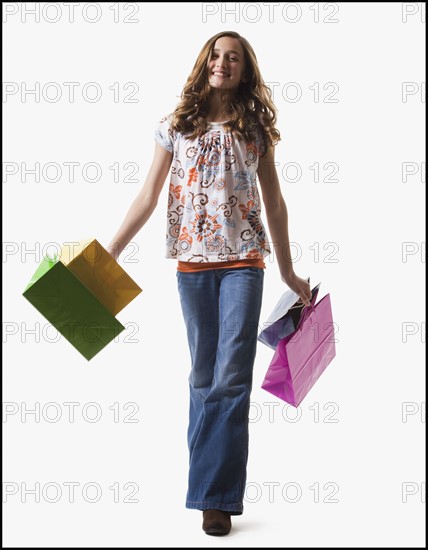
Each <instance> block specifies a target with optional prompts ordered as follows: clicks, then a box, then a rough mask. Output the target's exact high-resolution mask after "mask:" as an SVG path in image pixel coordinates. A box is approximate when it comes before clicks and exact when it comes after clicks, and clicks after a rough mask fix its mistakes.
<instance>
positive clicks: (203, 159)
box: [155, 114, 271, 262]
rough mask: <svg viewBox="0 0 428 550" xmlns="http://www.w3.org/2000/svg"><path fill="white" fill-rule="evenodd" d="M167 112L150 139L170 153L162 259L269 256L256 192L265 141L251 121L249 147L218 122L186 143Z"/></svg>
mask: <svg viewBox="0 0 428 550" xmlns="http://www.w3.org/2000/svg"><path fill="white" fill-rule="evenodd" d="M171 121H172V114H170V115H168V116H165V117H163V118H162V119H161V120H160V121H159V122H158V123H157V125H156V129H155V140H156V141H157V142H158V143H159V144H160V145H161V146H162V147H164V148H165V149H166V150H168V151H170V152H171V153H173V160H172V165H171V179H170V184H169V193H168V208H167V227H166V254H165V257H166V258H173V259H177V260H181V261H187V262H222V261H233V260H240V259H250V258H251V259H263V258H264V257H266V256H267V255H269V254H270V253H271V249H270V248H269V245H268V242H267V239H266V232H265V228H264V225H263V222H262V220H261V218H260V213H261V205H260V197H259V193H258V189H257V167H258V159H259V155H261V154H263V152H264V147H265V142H264V140H263V136H262V133H261V132H260V130H258V125H257V123H256V122H255V121H254V126H253V129H251V130H250V131H251V135H254V140H253V141H252V142H251V143H245V142H244V141H239V140H238V139H237V138H235V136H233V135H232V134H231V133H228V132H225V130H224V128H223V124H222V123H221V122H211V123H209V126H208V129H207V131H206V133H205V134H204V135H202V136H199V137H196V138H195V139H193V140H190V139H188V138H186V137H185V136H183V135H182V134H181V133H179V132H175V131H173V130H172V128H171V126H170V124H171Z"/></svg>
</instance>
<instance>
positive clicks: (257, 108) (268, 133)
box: [171, 31, 281, 151]
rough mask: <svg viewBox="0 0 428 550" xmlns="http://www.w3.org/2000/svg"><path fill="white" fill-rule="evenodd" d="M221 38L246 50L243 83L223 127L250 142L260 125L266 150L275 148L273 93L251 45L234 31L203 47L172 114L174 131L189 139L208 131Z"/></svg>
mask: <svg viewBox="0 0 428 550" xmlns="http://www.w3.org/2000/svg"><path fill="white" fill-rule="evenodd" d="M222 36H229V37H232V38H236V39H238V40H239V42H240V43H241V46H242V48H243V50H244V75H243V76H244V78H243V79H242V80H244V81H245V82H243V81H242V80H241V82H240V84H239V87H238V89H237V90H236V91H235V93H233V94H230V96H228V97H230V100H231V105H230V107H231V114H230V116H229V121H228V123H227V124H224V127H225V130H226V131H229V132H233V134H234V135H236V136H237V138H238V139H239V140H242V139H243V140H245V141H246V142H249V141H250V140H251V139H252V138H253V133H252V132H251V128H254V122H256V123H257V124H258V125H259V129H260V131H261V133H262V136H263V140H264V142H265V145H266V151H267V149H268V147H269V146H272V145H276V144H277V143H278V141H280V139H281V136H280V133H279V131H278V130H277V129H276V128H275V123H276V108H275V105H274V103H273V100H272V93H271V91H270V89H269V88H268V86H267V85H266V84H265V83H264V81H263V78H262V75H261V73H260V69H259V66H258V62H257V57H256V54H255V53H254V50H253V48H252V47H251V45H250V43H249V42H248V41H247V40H246V39H245V38H244V37H243V36H241V35H240V34H238V33H237V32H234V31H224V32H219V33H218V34H216V35H214V36H213V37H211V38H210V39H209V40H208V41H207V42H206V44H205V45H204V46H203V48H202V50H201V52H200V53H199V55H198V58H197V59H196V62H195V65H194V67H193V69H192V72H191V73H190V75H189V77H188V79H187V81H186V84H185V85H184V88H183V91H182V93H181V101H180V103H179V104H178V105H177V107H176V108H175V110H174V112H173V119H172V124H171V126H172V130H175V131H177V132H180V133H182V134H183V135H185V136H186V137H188V138H189V139H194V138H196V137H197V136H199V135H201V134H203V133H204V132H205V131H206V129H207V115H208V107H209V95H210V93H212V90H211V86H210V84H209V81H208V78H209V73H208V64H209V62H210V60H211V56H212V54H213V49H214V46H215V43H216V41H217V40H218V39H219V38H221V37H222Z"/></svg>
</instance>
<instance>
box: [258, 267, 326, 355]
mask: <svg viewBox="0 0 428 550" xmlns="http://www.w3.org/2000/svg"><path fill="white" fill-rule="evenodd" d="M307 281H308V283H309V282H310V278H309V277H308V279H307ZM319 288H320V284H318V285H316V286H315V287H314V288H313V289H312V291H311V292H312V295H311V303H314V302H315V301H316V299H317V295H318V291H319ZM298 300H299V296H298V294H296V293H295V292H293V291H292V290H287V291H286V292H284V294H283V295H282V296H281V298H280V299H279V301H278V303H277V304H276V306H275V308H274V310H273V311H272V313H271V314H270V316H269V318H268V320H267V321H266V323H265V325H267V326H266V327H265V328H264V329H262V330H261V331H260V333H259V335H258V336H257V340H259V341H260V342H262V343H263V344H265V345H266V346H268V347H270V348H271V349H273V350H274V349H276V346H277V345H278V342H279V341H280V340H281V338H285V337H286V336H288V335H289V334H292V333H293V332H294V331H295V330H296V328H297V325H298V324H299V320H300V316H301V314H302V311H303V307H304V304H303V302H298Z"/></svg>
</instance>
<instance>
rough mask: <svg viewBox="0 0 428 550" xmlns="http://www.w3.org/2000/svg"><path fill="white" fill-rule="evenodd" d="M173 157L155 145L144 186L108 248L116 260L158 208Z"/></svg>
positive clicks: (157, 144)
mask: <svg viewBox="0 0 428 550" xmlns="http://www.w3.org/2000/svg"><path fill="white" fill-rule="evenodd" d="M172 156H173V155H172V153H170V152H169V151H167V150H166V149H164V148H163V147H162V146H161V145H159V143H157V142H156V143H155V154H154V157H153V161H152V165H151V167H150V169H149V172H148V174H147V177H146V181H145V183H144V186H143V188H142V189H141V191H140V192H139V194H138V195H137V197H136V198H135V200H134V202H133V203H132V205H131V207H130V209H129V211H128V213H127V214H126V216H125V219H124V220H123V222H122V225H121V226H120V227H119V229H118V231H117V232H116V234H115V235H114V237H113V238H112V240H111V242H110V244H109V245H108V247H107V250H108V251H109V252H110V254H111V255H112V256H113V257H114V259H115V260H117V258H118V257H119V256H120V254H121V253H122V251H123V249H124V248H125V247H126V245H127V244H128V243H129V241H130V240H131V239H132V237H133V236H134V235H136V234H137V233H138V231H140V229H141V228H142V227H143V225H144V224H145V223H146V222H147V221H148V219H149V218H150V216H151V215H152V213H153V211H154V209H155V208H156V206H157V203H158V198H159V195H160V193H161V191H162V187H163V185H164V183H165V180H166V177H167V175H168V172H169V169H170V167H171V163H172Z"/></svg>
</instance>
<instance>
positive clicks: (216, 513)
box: [202, 510, 232, 536]
mask: <svg viewBox="0 0 428 550" xmlns="http://www.w3.org/2000/svg"><path fill="white" fill-rule="evenodd" d="M203 517H204V520H203V522H202V529H203V530H204V531H205V533H206V534H207V535H218V536H221V535H228V534H229V532H230V529H231V527H232V522H231V520H230V513H229V512H224V511H223V510H204V511H203Z"/></svg>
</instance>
